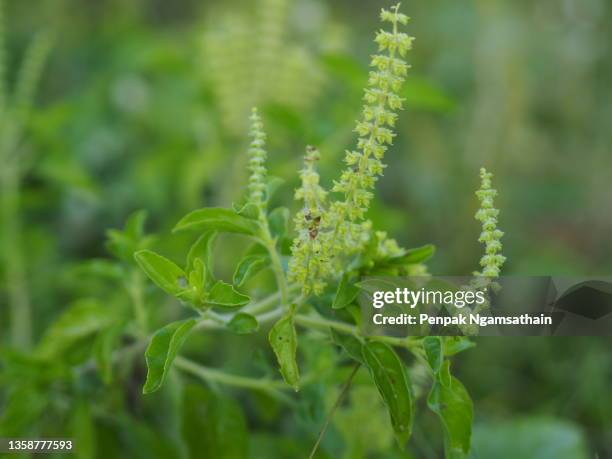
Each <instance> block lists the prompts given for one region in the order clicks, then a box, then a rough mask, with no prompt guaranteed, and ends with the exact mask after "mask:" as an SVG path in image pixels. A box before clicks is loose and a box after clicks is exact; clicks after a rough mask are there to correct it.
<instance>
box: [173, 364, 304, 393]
mask: <svg viewBox="0 0 612 459" xmlns="http://www.w3.org/2000/svg"><path fill="white" fill-rule="evenodd" d="M174 363H175V365H176V366H177V367H178V368H180V369H181V370H183V371H186V372H187V373H191V374H193V375H195V376H198V377H200V378H201V379H203V380H204V381H206V382H218V383H221V384H225V385H228V386H234V387H241V388H245V389H253V390H259V391H261V392H265V393H267V394H268V395H271V396H273V397H275V398H277V399H279V400H282V401H284V402H286V403H290V404H292V403H293V401H292V400H291V398H290V397H288V396H287V395H286V394H284V393H283V392H282V390H288V389H290V387H289V386H288V385H287V384H286V383H285V382H283V381H280V380H273V379H267V378H261V379H256V378H249V377H246V376H236V375H230V374H228V373H225V372H223V371H220V370H216V369H212V368H207V367H204V366H202V365H200V364H197V363H195V362H192V361H191V360H189V359H186V358H184V357H181V356H177V357H176V359H174Z"/></svg>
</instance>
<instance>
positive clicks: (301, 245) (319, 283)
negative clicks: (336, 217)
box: [289, 147, 331, 295]
mask: <svg viewBox="0 0 612 459" xmlns="http://www.w3.org/2000/svg"><path fill="white" fill-rule="evenodd" d="M319 157H320V155H319V151H318V150H317V149H316V148H313V147H307V149H306V155H305V157H304V168H303V169H302V170H301V171H300V178H301V180H302V186H301V187H300V188H298V189H297V190H296V192H295V199H298V200H301V201H303V203H304V206H303V208H302V209H301V210H300V211H299V212H298V213H297V214H296V216H295V220H294V223H295V228H296V232H297V236H296V238H295V239H294V241H293V246H292V247H291V253H292V257H291V261H290V262H289V280H290V281H291V282H297V283H298V284H300V285H301V286H302V291H303V293H304V294H305V295H308V294H309V293H311V292H312V293H314V294H315V295H318V294H320V293H321V292H322V291H323V289H324V288H325V285H326V284H325V281H324V279H325V278H327V277H328V276H329V275H330V269H331V265H330V263H329V255H330V254H329V247H330V245H329V243H328V240H329V237H330V233H329V232H323V231H321V229H322V228H324V227H326V226H327V225H328V221H327V220H328V213H327V212H326V210H325V200H326V196H327V192H326V191H325V190H324V189H323V188H322V187H321V186H320V185H319V174H318V173H317V171H316V167H315V164H316V162H317V161H318V160H319Z"/></svg>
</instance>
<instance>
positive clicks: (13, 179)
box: [0, 155, 32, 349]
mask: <svg viewBox="0 0 612 459" xmlns="http://www.w3.org/2000/svg"><path fill="white" fill-rule="evenodd" d="M2 156H6V155H2ZM4 160H5V161H8V162H9V164H8V165H7V164H6V163H5V164H4V165H3V166H2V167H3V169H4V171H3V173H2V176H1V177H0V182H1V187H2V189H1V193H0V194H1V195H2V203H1V207H2V221H3V224H2V241H3V244H4V261H5V280H6V288H7V293H8V303H9V310H10V318H11V344H12V345H13V346H15V347H17V348H20V349H29V348H30V347H31V344H32V311H31V304H30V297H29V294H28V286H27V282H26V269H25V262H24V259H23V254H22V252H21V247H22V244H21V234H22V228H21V222H20V218H19V217H20V215H19V200H20V196H19V179H20V171H19V169H18V167H17V166H16V165H15V164H14V167H11V166H10V159H8V158H4Z"/></svg>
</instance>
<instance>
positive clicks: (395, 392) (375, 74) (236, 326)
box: [134, 6, 504, 458]
mask: <svg viewBox="0 0 612 459" xmlns="http://www.w3.org/2000/svg"><path fill="white" fill-rule="evenodd" d="M398 7H399V6H395V7H393V8H391V9H390V10H385V9H383V10H382V12H381V20H382V21H383V22H384V23H386V24H388V25H389V30H381V31H380V32H378V33H377V34H376V38H375V42H376V44H377V46H378V53H377V54H375V55H373V57H372V62H371V71H370V74H369V79H368V86H367V88H366V89H365V92H364V101H365V104H364V106H363V110H362V114H361V118H360V120H359V121H358V122H357V125H356V127H355V131H356V133H357V135H358V139H357V143H356V147H355V149H354V150H350V151H347V152H346V156H345V158H344V167H345V168H344V170H342V171H341V172H340V175H339V177H338V178H337V179H336V180H335V181H334V182H333V186H332V187H331V189H327V188H326V187H325V186H324V185H323V184H321V182H320V178H319V174H318V172H317V162H318V161H319V159H320V153H319V151H318V150H317V149H316V148H314V147H308V148H307V149H306V154H305V157H304V165H303V168H302V169H301V170H300V172H299V176H300V179H301V186H300V187H299V188H298V189H297V190H296V192H295V199H296V200H297V201H298V202H299V210H298V211H297V213H295V215H294V216H293V217H291V216H290V212H289V210H288V209H287V208H284V207H276V208H273V207H272V202H273V201H272V199H271V198H272V196H273V194H274V192H275V190H276V189H278V187H279V182H280V181H279V179H277V178H272V177H269V176H268V174H267V169H266V161H267V152H266V149H265V147H266V135H265V133H264V130H263V123H262V119H261V117H260V115H259V114H258V112H257V110H256V109H253V111H252V115H251V118H250V119H251V130H250V138H251V142H250V147H249V149H248V159H249V162H248V169H249V172H250V177H249V181H248V185H247V187H246V190H245V194H244V197H243V199H241V200H240V202H238V203H236V204H235V205H234V206H233V207H232V208H204V209H199V210H194V211H193V212H191V213H189V214H187V215H186V216H184V217H183V218H182V219H180V220H179V221H178V222H177V223H176V226H175V227H174V230H173V232H174V233H180V234H181V235H183V237H187V238H189V237H190V238H192V241H193V243H192V246H191V248H190V249H189V251H188V253H187V254H186V256H185V259H184V261H183V262H182V263H177V262H176V261H173V260H170V259H169V258H167V257H165V256H164V255H162V254H160V253H157V252H154V251H152V250H150V249H148V248H141V249H137V250H135V254H134V257H135V260H136V262H137V263H138V265H139V266H140V268H142V271H144V273H145V274H146V275H147V276H148V278H149V279H150V280H151V281H152V282H153V283H155V284H156V285H157V286H158V287H159V288H160V289H161V290H163V291H164V292H165V293H166V294H167V295H170V296H172V297H174V298H176V299H177V300H178V301H179V302H180V303H182V304H183V305H185V306H186V308H187V310H186V312H185V314H184V316H183V317H180V318H178V319H177V320H176V321H174V322H171V323H168V324H166V325H164V326H163V327H162V328H160V329H159V330H158V331H157V332H155V333H154V334H153V336H152V337H150V338H149V341H148V342H149V344H148V347H147V349H146V352H145V358H146V363H147V367H148V373H147V376H146V382H145V383H144V388H143V391H144V392H145V393H151V392H154V391H156V390H158V389H159V388H160V387H162V385H163V384H164V382H165V381H166V380H167V379H168V378H169V376H170V371H171V369H172V368H173V367H177V368H178V369H180V370H182V371H184V372H187V373H190V374H192V375H194V376H197V377H200V378H201V379H203V380H204V381H205V382H207V383H214V384H227V385H232V386H236V387H241V388H245V389H250V390H256V391H259V392H262V393H265V394H267V395H270V396H272V397H274V398H277V399H278V400H280V401H282V402H287V403H289V404H290V405H292V404H293V403H294V402H293V399H294V398H296V397H297V398H299V396H300V395H299V394H294V392H300V391H301V390H302V389H303V388H304V389H307V388H308V387H309V385H311V384H313V383H316V379H317V376H316V372H314V373H312V372H310V373H307V374H303V373H304V372H303V371H301V368H300V367H301V365H300V360H301V355H305V354H307V353H308V352H310V349H309V348H308V347H309V346H311V342H312V340H313V339H315V340H319V341H320V342H321V343H323V344H324V345H326V346H332V347H333V348H334V353H335V355H336V357H335V358H336V361H337V362H338V364H340V367H342V363H343V362H346V361H348V362H352V364H351V365H353V366H355V368H356V369H355V370H354V372H353V373H352V374H351V378H352V377H353V375H354V373H359V375H361V376H360V377H361V378H364V377H367V378H369V381H370V383H369V384H370V385H371V387H372V388H375V390H377V392H378V393H379V395H380V399H381V400H382V402H383V403H384V405H385V406H386V409H387V412H388V419H389V424H388V426H389V429H391V430H392V431H393V433H394V437H395V439H396V440H397V444H398V445H399V446H400V447H402V448H403V447H405V446H406V445H407V444H408V442H409V441H410V437H411V434H412V431H413V426H414V423H415V418H417V417H418V411H419V409H421V408H423V405H425V406H426V407H428V408H429V409H430V410H431V411H432V412H433V413H435V415H437V417H438V418H439V420H440V426H441V427H440V428H441V432H442V433H443V436H444V445H445V451H446V456H447V457H448V458H461V457H466V456H467V454H468V453H469V450H470V442H471V431H472V419H473V407H472V401H471V400H470V397H469V395H468V392H467V391H466V389H465V387H464V386H463V385H462V384H461V382H460V381H459V380H458V379H457V378H456V377H455V376H453V375H452V373H451V363H450V358H451V357H452V356H453V355H455V354H457V353H458V352H460V351H462V350H465V349H468V348H469V347H471V345H472V344H471V342H470V341H469V340H468V339H467V338H450V337H426V338H414V337H413V338H410V337H404V338H402V337H389V336H371V335H368V334H367V333H365V331H364V328H363V326H362V325H363V324H362V323H361V319H360V314H359V307H358V306H357V297H358V295H359V292H360V289H361V288H363V284H360V283H359V280H360V279H361V278H363V277H364V276H371V275H377V274H384V275H387V276H400V275H421V276H426V275H427V274H428V272H427V268H426V266H425V264H424V263H425V262H426V261H427V260H428V259H429V258H430V257H431V256H432V255H433V253H434V247H433V246H431V245H426V246H422V247H418V248H413V249H404V248H401V247H400V246H399V245H398V244H397V242H396V241H395V240H393V239H391V238H389V237H388V236H387V234H386V233H385V232H383V231H378V230H376V229H375V228H374V227H373V224H372V222H370V221H369V220H367V219H366V215H367V212H368V209H369V208H370V204H371V202H372V199H373V198H374V194H373V190H374V187H375V184H376V182H377V181H378V179H379V178H380V177H381V176H382V174H383V171H384V168H385V167H386V166H385V164H384V163H383V160H384V155H385V153H386V151H387V150H388V149H389V147H390V146H391V144H392V141H393V138H394V136H395V133H394V125H395V123H396V120H397V118H398V114H397V112H398V111H399V110H400V109H401V108H402V98H401V97H400V94H401V90H402V83H403V82H404V79H405V78H406V76H407V72H408V68H409V66H408V64H407V63H406V62H405V60H404V59H405V56H406V55H407V53H408V51H409V50H410V48H411V46H412V38H411V37H409V36H408V35H406V34H405V33H404V32H403V31H402V30H401V29H402V27H403V26H405V25H406V24H407V22H408V17H406V16H405V15H404V14H402V13H400V12H399V11H398ZM481 178H482V187H481V189H480V190H479V191H478V192H477V195H478V197H479V199H480V200H481V204H482V205H481V209H480V210H479V211H478V213H477V215H476V217H477V219H478V220H479V221H481V222H482V224H483V233H482V235H481V236H480V241H481V242H483V243H484V244H485V246H486V248H485V250H486V253H485V255H484V256H483V259H482V260H481V265H482V268H483V272H482V274H481V275H483V276H487V277H488V278H494V277H496V276H498V274H499V270H500V268H501V265H502V264H503V262H504V258H503V256H502V255H501V243H500V238H501V236H502V233H501V231H499V230H498V229H497V216H498V211H497V210H496V209H495V208H494V205H493V198H494V196H495V194H496V192H495V190H493V189H492V188H491V174H489V173H488V172H486V171H485V170H484V169H483V170H482V171H481ZM290 222H292V223H293V224H292V225H290V224H289V223H290ZM290 226H292V227H293V229H292V231H290V230H289V227H290ZM228 233H229V234H233V235H234V236H233V237H239V238H243V239H244V240H245V241H247V242H248V244H247V248H246V250H245V251H244V254H243V256H242V258H240V259H237V260H236V262H235V271H234V273H233V276H231V278H229V277H227V278H224V279H221V278H219V277H218V275H217V271H218V270H216V269H215V266H213V261H214V260H215V257H214V256H213V251H214V248H215V246H216V244H217V242H218V236H219V235H222V234H228ZM266 271H267V272H269V273H270V274H271V275H272V276H273V278H274V280H275V288H274V290H272V291H271V292H269V293H268V294H266V295H264V296H263V297H262V296H261V292H260V291H257V290H254V289H251V290H250V289H249V288H247V287H246V286H247V285H249V279H251V278H253V276H256V275H258V274H259V273H261V272H266ZM211 329H216V330H226V331H227V333H233V334H237V335H248V334H253V333H259V332H260V331H265V332H267V338H268V341H269V346H270V349H271V351H272V352H271V353H270V355H273V356H274V357H275V358H276V363H277V366H278V373H277V375H280V376H277V377H274V376H266V377H263V378H254V377H249V376H238V375H235V374H230V373H225V372H223V371H221V370H215V369H212V368H209V367H207V366H203V365H201V364H199V363H196V362H194V361H192V360H190V359H188V358H186V357H184V356H181V355H180V354H181V346H182V345H183V344H184V343H185V342H186V341H187V340H189V339H190V336H191V335H193V334H195V333H200V332H203V333H206V332H207V331H208V330H211ZM303 335H305V336H306V337H307V338H305V339H307V340H308V341H307V342H308V344H307V345H306V347H304V348H302V347H301V346H300V340H301V339H302V338H301V336H303ZM359 369H361V371H360V370H359ZM423 371H425V372H426V374H428V378H425V379H423V378H422V377H419V378H415V379H413V378H412V376H411V375H412V374H413V373H417V374H419V375H421V374H422V373H423ZM280 378H282V380H281V379H280ZM424 381H425V382H424ZM424 384H425V385H428V386H429V387H428V388H427V387H423V385H424ZM349 385H350V379H349V382H348V383H347V384H346V387H345V389H346V390H343V391H342V392H341V395H340V397H342V396H343V395H344V394H345V392H346V391H349V392H350V387H349ZM287 389H288V390H289V392H288V393H287V392H286V390H287ZM426 392H428V395H426V397H425V399H426V400H425V402H424V403H420V400H423V398H422V395H423V394H424V393H426ZM339 402H340V400H338V403H336V404H335V405H334V408H333V409H332V411H331V412H330V413H329V417H331V416H332V415H333V411H334V409H336V408H337V407H338V405H339ZM328 422H329V418H328V419H327V421H326V422H325V423H324V425H325V426H327V424H328ZM324 432H325V429H324V428H323V429H322V430H321V433H320V437H319V441H320V440H321V437H322V436H323V434H324ZM319 441H317V443H316V444H315V446H314V448H313V451H312V454H314V453H315V451H316V449H317V446H318V445H319Z"/></svg>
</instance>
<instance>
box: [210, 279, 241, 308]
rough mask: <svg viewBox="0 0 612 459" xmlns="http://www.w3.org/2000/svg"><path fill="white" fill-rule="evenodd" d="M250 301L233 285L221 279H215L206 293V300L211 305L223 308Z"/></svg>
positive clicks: (237, 306)
mask: <svg viewBox="0 0 612 459" xmlns="http://www.w3.org/2000/svg"><path fill="white" fill-rule="evenodd" d="M249 301H251V298H249V297H248V296H246V295H243V294H242V293H239V292H237V291H236V290H235V289H234V286H233V285H231V284H228V283H226V282H223V281H217V282H216V283H215V285H213V286H212V288H211V289H210V292H209V293H208V298H207V299H206V302H207V303H208V304H210V305H211V306H216V307H219V308H224V309H235V308H240V307H242V306H244V305H245V304H248V303H249Z"/></svg>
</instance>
